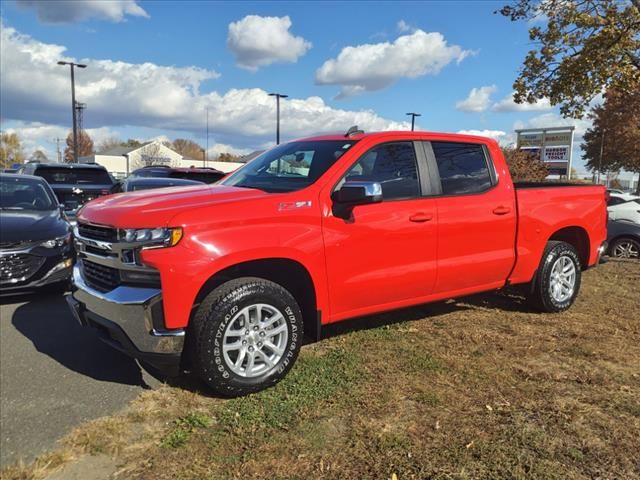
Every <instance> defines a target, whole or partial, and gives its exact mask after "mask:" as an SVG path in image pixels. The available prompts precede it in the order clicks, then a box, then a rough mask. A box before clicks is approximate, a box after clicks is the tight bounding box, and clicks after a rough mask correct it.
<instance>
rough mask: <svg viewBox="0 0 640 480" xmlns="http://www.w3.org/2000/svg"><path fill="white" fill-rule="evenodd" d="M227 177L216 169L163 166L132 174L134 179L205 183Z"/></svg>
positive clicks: (152, 166) (150, 167) (146, 168)
mask: <svg viewBox="0 0 640 480" xmlns="http://www.w3.org/2000/svg"><path fill="white" fill-rule="evenodd" d="M225 175H226V173H224V172H221V171H220V170H216V169H215V168H173V167H168V166H162V165H151V166H148V167H142V168H139V169H137V170H134V171H133V172H132V173H131V176H132V177H155V178H182V179H185V180H197V181H198V182H204V183H214V182H217V181H218V180H220V179H221V178H222V177H224V176H225Z"/></svg>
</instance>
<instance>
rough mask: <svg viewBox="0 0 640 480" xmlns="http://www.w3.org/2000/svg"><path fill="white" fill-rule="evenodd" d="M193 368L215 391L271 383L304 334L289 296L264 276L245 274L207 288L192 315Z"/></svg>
mask: <svg viewBox="0 0 640 480" xmlns="http://www.w3.org/2000/svg"><path fill="white" fill-rule="evenodd" d="M191 334H192V335H193V336H194V337H195V338H194V339H193V340H194V341H193V342H192V348H193V349H194V352H193V354H194V363H195V371H196V373H197V374H198V376H199V377H200V378H201V379H202V380H203V381H204V382H205V383H206V384H207V385H208V386H209V387H210V388H211V389H212V390H213V391H215V392H216V393H218V394H221V395H225V396H238V395H245V394H248V393H252V392H256V391H259V390H263V389H265V388H268V387H270V386H272V385H274V384H276V383H277V382H278V381H279V380H280V379H282V378H283V377H284V376H285V375H286V374H287V372H288V371H289V370H290V369H291V367H292V366H293V363H294V362H295V360H296V358H297V356H298V352H299V351H300V346H301V344H302V338H303V321H302V313H301V311H300V307H299V306H298V304H297V302H296V301H295V299H294V298H293V296H292V295H291V294H290V293H289V292H288V291H287V290H286V289H284V288H283V287H281V286H280V285H278V284H276V283H273V282H271V281H268V280H264V279H261V278H253V277H244V278H239V279H236V280H231V281H229V282H227V283H225V284H223V285H221V286H220V287H218V288H216V289H215V290H214V291H213V292H211V293H210V294H209V295H208V296H207V297H206V298H205V300H204V302H202V304H201V305H200V307H199V308H198V311H197V313H196V315H195V317H194V323H193V325H192V331H191Z"/></svg>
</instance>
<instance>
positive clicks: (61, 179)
mask: <svg viewBox="0 0 640 480" xmlns="http://www.w3.org/2000/svg"><path fill="white" fill-rule="evenodd" d="M36 175H39V176H41V177H42V178H44V179H45V180H46V181H47V182H49V183H50V184H56V183H58V184H61V183H64V184H72V185H78V184H85V185H86V184H95V185H111V184H112V183H113V182H112V181H111V177H109V174H108V173H107V172H106V171H105V170H101V169H98V168H64V167H46V168H38V169H37V171H36Z"/></svg>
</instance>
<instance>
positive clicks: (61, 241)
mask: <svg viewBox="0 0 640 480" xmlns="http://www.w3.org/2000/svg"><path fill="white" fill-rule="evenodd" d="M70 241H71V234H70V233H67V234H66V235H63V236H62V237H57V238H53V239H51V240H46V241H44V242H42V243H41V244H40V245H41V246H42V247H45V248H56V247H62V246H63V245H65V244H67V243H69V242H70Z"/></svg>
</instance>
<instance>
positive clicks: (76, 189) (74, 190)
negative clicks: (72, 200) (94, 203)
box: [71, 187, 83, 195]
mask: <svg viewBox="0 0 640 480" xmlns="http://www.w3.org/2000/svg"><path fill="white" fill-rule="evenodd" d="M71 191H72V192H73V193H75V194H76V195H79V194H81V193H82V192H83V190H82V189H81V188H78V187H76V188H74V189H73V190H71Z"/></svg>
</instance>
